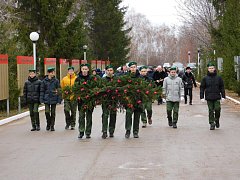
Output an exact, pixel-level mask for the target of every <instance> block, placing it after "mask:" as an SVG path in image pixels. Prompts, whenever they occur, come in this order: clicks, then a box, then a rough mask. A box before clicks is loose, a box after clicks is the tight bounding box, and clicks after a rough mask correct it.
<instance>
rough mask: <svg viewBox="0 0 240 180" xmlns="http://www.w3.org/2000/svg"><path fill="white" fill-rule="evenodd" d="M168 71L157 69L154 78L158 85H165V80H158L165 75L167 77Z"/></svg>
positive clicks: (162, 78)
mask: <svg viewBox="0 0 240 180" xmlns="http://www.w3.org/2000/svg"><path fill="white" fill-rule="evenodd" d="M167 76H168V75H167V73H166V72H164V71H161V72H159V71H155V72H154V74H153V80H154V81H155V83H156V85H157V86H163V81H160V82H156V81H157V80H164V78H165V77H167Z"/></svg>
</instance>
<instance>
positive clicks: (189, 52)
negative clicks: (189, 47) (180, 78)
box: [188, 51, 191, 63]
mask: <svg viewBox="0 0 240 180" xmlns="http://www.w3.org/2000/svg"><path fill="white" fill-rule="evenodd" d="M190 58H191V51H188V63H190V61H191V59H190Z"/></svg>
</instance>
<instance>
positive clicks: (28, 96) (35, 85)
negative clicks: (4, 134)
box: [23, 69, 41, 131]
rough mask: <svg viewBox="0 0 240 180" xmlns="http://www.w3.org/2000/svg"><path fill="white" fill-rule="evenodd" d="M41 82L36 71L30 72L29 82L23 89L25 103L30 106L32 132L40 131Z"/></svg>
mask: <svg viewBox="0 0 240 180" xmlns="http://www.w3.org/2000/svg"><path fill="white" fill-rule="evenodd" d="M40 87H41V81H40V80H39V79H38V78H37V76H36V70H32V69H30V70H29V76H28V80H27V81H26V82H25V84H24V88H23V101H24V103H26V104H28V108H29V111H30V118H31V123H32V129H31V131H40V121H39V112H38V107H39V103H40Z"/></svg>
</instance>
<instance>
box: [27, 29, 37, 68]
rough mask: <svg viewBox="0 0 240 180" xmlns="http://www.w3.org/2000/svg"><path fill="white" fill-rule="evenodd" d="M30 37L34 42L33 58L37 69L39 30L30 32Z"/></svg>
mask: <svg viewBox="0 0 240 180" xmlns="http://www.w3.org/2000/svg"><path fill="white" fill-rule="evenodd" d="M29 37H30V39H31V41H32V43H33V59H34V70H36V69H37V68H36V66H37V56H36V42H37V41H38V39H39V34H38V33H37V32H31V34H30V36H29Z"/></svg>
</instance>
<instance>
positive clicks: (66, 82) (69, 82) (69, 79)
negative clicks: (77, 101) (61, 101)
mask: <svg viewBox="0 0 240 180" xmlns="http://www.w3.org/2000/svg"><path fill="white" fill-rule="evenodd" d="M76 78H77V76H76V74H75V73H74V74H73V75H71V76H70V75H69V74H67V76H65V77H64V78H63V79H62V81H61V88H62V89H63V88H64V87H66V86H73V85H74V82H75V80H76ZM70 99H71V100H72V99H73V96H71V98H70Z"/></svg>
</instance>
